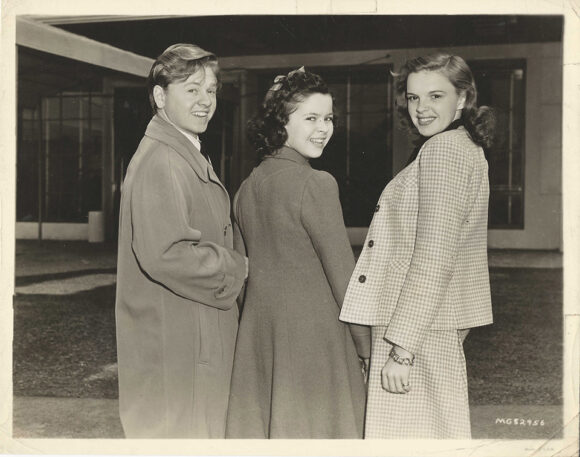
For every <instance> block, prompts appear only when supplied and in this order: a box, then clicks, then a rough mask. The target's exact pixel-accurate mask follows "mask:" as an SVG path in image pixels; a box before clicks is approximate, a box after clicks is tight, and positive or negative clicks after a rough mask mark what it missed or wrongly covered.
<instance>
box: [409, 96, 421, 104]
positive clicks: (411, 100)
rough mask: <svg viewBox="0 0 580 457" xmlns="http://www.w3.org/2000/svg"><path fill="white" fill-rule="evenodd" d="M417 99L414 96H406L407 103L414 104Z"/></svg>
mask: <svg viewBox="0 0 580 457" xmlns="http://www.w3.org/2000/svg"><path fill="white" fill-rule="evenodd" d="M418 99H419V97H417V96H416V95H407V101H409V102H416V101H417V100H418Z"/></svg>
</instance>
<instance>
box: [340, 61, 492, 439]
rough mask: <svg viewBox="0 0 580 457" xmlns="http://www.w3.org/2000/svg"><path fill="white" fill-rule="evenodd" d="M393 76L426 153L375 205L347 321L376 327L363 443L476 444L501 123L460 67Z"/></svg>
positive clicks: (411, 69)
mask: <svg viewBox="0 0 580 457" xmlns="http://www.w3.org/2000/svg"><path fill="white" fill-rule="evenodd" d="M395 76H396V77H397V80H396V87H397V92H398V107H399V112H400V114H401V115H402V117H403V120H404V122H405V124H406V125H407V126H408V127H409V129H410V130H411V131H413V132H414V133H418V134H419V135H421V137H422V141H421V144H422V146H421V147H420V148H419V149H418V150H417V151H416V152H415V153H414V154H413V155H412V156H411V159H410V161H409V164H408V165H407V167H406V168H405V169H404V170H403V171H401V172H400V173H399V174H398V175H397V176H396V177H395V178H393V180H392V181H391V182H390V183H389V184H388V185H387V187H386V188H385V190H384V191H383V193H382V195H381V197H380V199H379V204H378V205H377V209H378V208H380V210H379V211H377V212H376V213H375V216H374V218H373V221H372V223H371V226H370V228H369V231H368V235H367V241H366V242H365V246H366V247H365V248H364V249H363V251H362V252H361V255H360V257H359V259H358V263H357V265H356V268H355V271H354V273H353V275H352V277H351V280H350V283H349V286H348V290H347V293H346V297H345V300H344V305H343V308H342V312H341V315H340V317H341V319H342V320H344V321H346V322H351V323H357V324H365V325H370V326H372V354H371V368H370V374H369V393H368V401H367V412H366V420H365V438H384V439H404V438H448V439H451V438H453V439H461V438H469V437H471V429H470V418H469V402H468V396H467V374H466V367H465V356H464V353H463V340H464V339H465V337H466V336H467V333H468V331H469V329H470V328H472V327H477V326H481V325H487V324H491V323H492V312H491V311H492V310H491V297H490V290H489V272H488V267H487V209H488V199H489V183H488V174H487V170H488V167H487V161H486V159H485V155H484V151H483V148H482V147H486V146H488V145H489V144H490V142H491V139H492V134H493V126H494V121H493V116H492V115H491V111H490V110H489V109H488V108H486V107H481V108H479V109H478V108H477V107H476V100H477V92H476V89H475V82H474V80H473V76H472V74H471V71H470V70H469V67H468V66H467V64H466V63H465V61H464V60H463V59H462V58H461V57H458V56H452V55H449V54H436V55H432V56H427V57H419V58H416V59H413V60H410V61H408V62H407V63H406V64H405V65H404V66H403V67H402V69H401V70H400V72H399V73H398V74H396V75H395Z"/></svg>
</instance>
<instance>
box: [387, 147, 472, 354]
mask: <svg viewBox="0 0 580 457" xmlns="http://www.w3.org/2000/svg"><path fill="white" fill-rule="evenodd" d="M417 160H419V162H418V167H419V178H418V181H419V182H418V186H419V207H418V215H417V232H416V239H415V248H414V251H413V256H412V258H411V264H410V267H409V270H408V272H407V276H406V278H405V282H404V283H403V287H402V289H401V295H400V297H399V301H398V302H397V307H396V308H395V312H394V313H393V316H392V317H391V320H390V322H389V325H388V326H387V330H386V332H385V335H384V337H385V339H386V340H388V341H389V342H391V343H393V344H396V345H398V346H401V347H402V348H404V349H406V350H408V351H409V352H411V353H413V354H415V353H417V351H418V350H419V348H420V347H421V344H422V342H423V339H424V337H425V335H426V332H427V330H428V329H429V328H430V326H431V324H432V322H433V320H434V319H435V316H436V313H437V311H438V309H439V308H440V306H441V304H442V302H443V300H444V298H445V294H446V293H447V288H448V285H449V281H450V279H451V275H452V273H453V269H454V263H455V257H456V254H457V250H458V247H459V246H458V243H459V234H460V229H461V225H462V224H463V223H464V220H465V217H466V208H467V200H468V191H469V190H468V189H469V182H470V179H471V175H472V172H473V163H472V160H471V159H470V157H469V155H468V153H467V152H466V151H465V150H463V149H462V148H461V146H460V145H459V144H458V143H457V141H455V140H454V139H453V138H452V137H451V138H450V137H449V135H438V136H436V137H434V138H432V139H431V140H429V141H428V142H427V143H425V145H424V146H423V151H422V152H421V154H420V155H419V158H418V159H417Z"/></svg>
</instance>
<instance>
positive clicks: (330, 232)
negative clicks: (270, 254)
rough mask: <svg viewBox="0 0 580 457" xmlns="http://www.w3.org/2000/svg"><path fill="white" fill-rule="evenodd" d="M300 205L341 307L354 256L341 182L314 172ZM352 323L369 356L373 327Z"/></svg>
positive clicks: (357, 340)
mask: <svg viewBox="0 0 580 457" xmlns="http://www.w3.org/2000/svg"><path fill="white" fill-rule="evenodd" d="M301 208H302V209H301V218H302V224H303V225H304V228H305V229H306V231H307V233H308V235H309V236H310V239H311V240H312V244H313V245H314V249H315V250H316V253H317V254H318V257H319V258H320V261H321V263H322V267H323V269H324V273H325V274H326V278H327V279H328V283H329V284H330V287H331V289H332V293H333V295H334V298H335V300H336V303H337V304H338V305H339V306H342V302H343V301H344V296H345V294H346V288H347V286H348V282H349V280H350V276H351V274H352V272H353V270H354V255H353V252H352V248H351V246H350V242H349V240H348V235H347V233H346V227H345V226H344V219H343V216H342V208H341V207H340V199H339V193H338V185H337V184H336V181H335V179H334V178H333V177H332V175H330V174H329V173H326V172H323V171H315V172H314V173H312V174H311V176H310V177H309V179H308V181H307V183H306V186H305V188H304V194H303V196H302V206H301ZM349 326H350V330H351V335H352V337H353V340H354V343H355V346H356V348H357V353H358V354H359V355H360V356H361V357H363V358H368V357H370V328H369V327H367V326H362V325H356V324H349Z"/></svg>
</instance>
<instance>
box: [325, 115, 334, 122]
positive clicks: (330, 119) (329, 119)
mask: <svg viewBox="0 0 580 457" xmlns="http://www.w3.org/2000/svg"><path fill="white" fill-rule="evenodd" d="M324 120H325V121H326V122H332V121H333V120H334V117H333V116H326V117H325V118H324Z"/></svg>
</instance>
